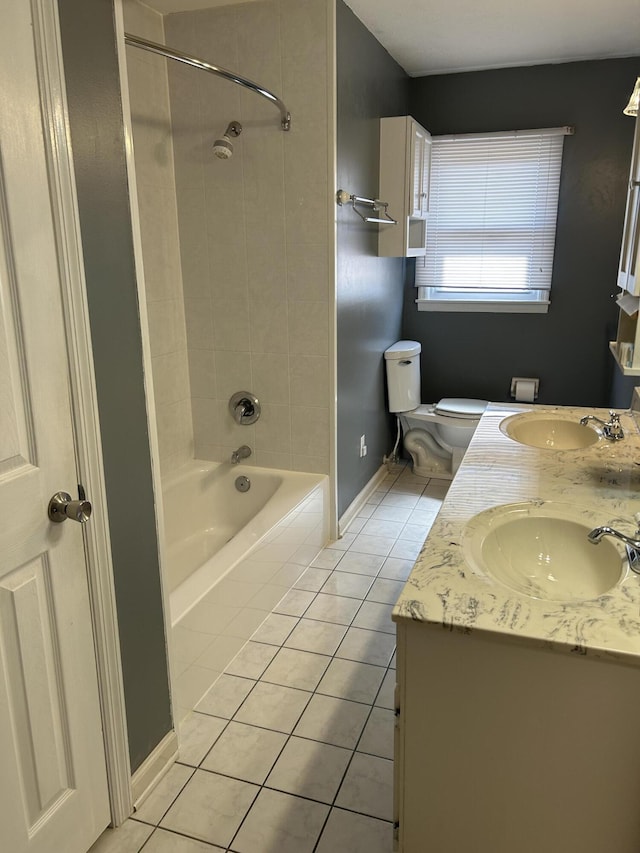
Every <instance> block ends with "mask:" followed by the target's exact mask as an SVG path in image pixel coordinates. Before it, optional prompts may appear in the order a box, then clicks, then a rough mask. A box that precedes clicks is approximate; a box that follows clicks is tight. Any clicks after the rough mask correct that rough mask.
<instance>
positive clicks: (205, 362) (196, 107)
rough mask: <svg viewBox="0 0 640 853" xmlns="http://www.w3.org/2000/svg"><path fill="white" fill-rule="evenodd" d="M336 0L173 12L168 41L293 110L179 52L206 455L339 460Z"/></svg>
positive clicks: (199, 408)
mask: <svg viewBox="0 0 640 853" xmlns="http://www.w3.org/2000/svg"><path fill="white" fill-rule="evenodd" d="M327 8H328V0H307V2H305V3H304V4H301V3H299V0H263V2H260V1H259V0H258V2H252V3H246V4H239V5H229V6H224V7H219V8H212V9H207V10H202V11H196V12H185V13H179V14H174V15H169V16H167V17H166V18H165V26H166V32H167V41H168V42H171V43H172V44H176V45H177V46H178V47H180V48H181V49H183V50H186V51H187V52H190V53H192V54H194V55H196V56H200V57H202V58H203V59H208V60H209V61H211V62H213V63H215V64H218V65H222V66H226V67H228V68H231V69H232V70H237V71H238V73H240V74H243V75H244V76H246V77H249V78H250V79H255V80H258V81H259V82H260V83H262V84H263V85H265V86H267V87H268V88H271V89H272V90H273V91H274V92H276V93H277V94H279V95H281V96H282V98H283V100H284V101H285V102H286V104H287V107H288V108H289V109H290V110H291V112H292V117H293V123H292V130H291V131H290V132H289V133H282V131H281V130H280V127H279V118H278V114H277V111H276V110H275V109H274V106H273V104H269V103H267V102H266V101H265V100H264V99H262V98H260V97H259V96H257V95H256V94H255V93H253V92H250V91H247V90H244V89H240V88H239V87H237V86H233V85H232V84H229V83H228V82H227V81H224V80H219V79H217V78H215V77H212V76H209V75H203V74H195V77H196V78H197V80H196V81H195V82H194V83H193V88H189V87H190V85H191V84H190V79H193V75H191V78H190V77H189V70H188V69H187V73H185V71H184V69H182V68H180V67H179V66H178V67H177V68H176V70H175V79H174V70H173V69H172V68H170V69H169V74H170V81H171V86H170V91H171V108H172V120H173V126H174V132H175V134H176V142H175V146H174V153H175V159H176V164H175V174H176V187H177V199H178V218H179V229H180V242H181V255H182V276H183V280H184V292H185V296H186V297H187V310H186V318H187V324H186V325H187V345H188V350H189V364H190V374H191V380H190V381H191V393H192V395H193V399H192V411H193V422H194V433H195V452H196V455H198V456H202V457H203V458H209V459H214V460H225V459H228V458H229V455H230V453H231V451H232V450H234V449H235V448H237V447H238V446H239V445H240V444H249V446H251V447H252V449H253V451H254V453H253V455H252V457H251V458H250V460H249V463H250V464H258V465H264V466H266V467H284V468H292V467H293V468H295V469H296V470H312V471H321V472H326V471H328V428H329V368H328V352H329V320H328V315H329V311H328V306H329V299H330V293H329V275H328V274H329V265H328V260H327V255H328V224H327V218H328V217H327V210H328V209H329V195H332V194H333V191H334V190H333V187H330V186H329V182H328V171H327V135H328V134H327V96H326V80H327V20H328V17H327ZM234 119H235V120H238V121H240V122H241V123H242V125H243V131H242V134H241V135H240V137H238V138H237V139H235V140H234V154H233V157H232V158H231V159H230V160H225V161H223V160H218V159H217V158H215V157H214V156H213V154H212V151H211V144H212V143H213V140H214V139H215V138H217V137H218V136H221V135H222V133H223V132H224V130H225V128H226V127H227V125H228V123H229V122H230V121H232V120H234ZM203 246H204V249H203ZM205 255H206V262H205ZM207 300H210V302H209V303H207ZM208 304H210V305H211V317H212V319H211V323H212V326H213V335H212V341H211V343H209V335H210V326H209V319H208V307H207V305H208ZM205 353H207V354H210V356H209V357H208V358H207V357H205V355H204V354H205ZM209 370H211V371H213V373H214V374H215V375H214V376H213V378H212V380H211V381H209V380H208V379H207V371H209ZM238 390H247V391H251V392H253V393H254V394H256V396H257V397H258V398H259V399H260V401H261V403H262V404H263V413H262V416H261V418H260V420H259V421H258V422H257V423H256V424H255V426H252V427H245V426H238V425H237V424H235V422H234V421H233V419H232V417H231V415H230V414H229V412H228V410H227V405H228V399H229V397H230V396H231V394H232V393H233V392H234V391H238ZM292 403H297V405H295V406H293V407H292V405H291V404H292ZM310 415H312V417H313V420H312V422H311V423H308V422H305V420H304V419H305V418H306V417H308V416H310Z"/></svg>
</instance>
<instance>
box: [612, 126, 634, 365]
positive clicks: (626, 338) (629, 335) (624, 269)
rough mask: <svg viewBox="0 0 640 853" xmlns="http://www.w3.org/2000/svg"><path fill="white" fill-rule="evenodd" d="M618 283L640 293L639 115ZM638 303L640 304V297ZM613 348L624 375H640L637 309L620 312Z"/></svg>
mask: <svg viewBox="0 0 640 853" xmlns="http://www.w3.org/2000/svg"><path fill="white" fill-rule="evenodd" d="M618 287H620V288H622V290H626V291H627V292H628V293H629V294H630V295H631V296H635V297H640V122H639V121H638V119H636V130H635V135H634V139H633V153H632V156H631V171H630V174H629V190H628V195H627V208H626V211H625V217H624V229H623V232H622V246H621V249H620V266H619V269H618ZM638 305H639V306H640V301H639V303H638ZM637 307H638V306H636V308H637ZM611 351H612V352H613V354H614V356H615V358H616V360H617V362H618V365H619V367H620V369H621V370H622V372H623V373H624V374H625V375H627V376H640V324H639V323H638V312H637V310H636V313H634V314H631V315H629V314H627V313H626V312H624V311H621V312H620V319H619V321H618V333H617V336H616V340H615V341H612V342H611Z"/></svg>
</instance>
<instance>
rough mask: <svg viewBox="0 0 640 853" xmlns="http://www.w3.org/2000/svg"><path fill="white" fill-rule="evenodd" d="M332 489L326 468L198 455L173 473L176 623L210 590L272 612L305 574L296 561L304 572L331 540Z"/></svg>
mask: <svg viewBox="0 0 640 853" xmlns="http://www.w3.org/2000/svg"><path fill="white" fill-rule="evenodd" d="M242 478H246V479H247V480H248V481H249V482H250V487H249V489H248V490H247V491H240V490H239V489H238V488H237V486H236V482H237V481H238V480H239V479H240V483H239V485H240V486H241V487H242V488H244V487H246V483H245V482H244V480H243V479H242ZM327 495H328V478H327V477H326V476H325V475H319V474H303V473H298V472H295V471H279V470H272V469H268V468H254V467H250V466H246V465H231V464H230V463H228V462H224V463H217V462H201V461H197V460H196V461H194V462H192V463H188V464H187V465H185V466H183V467H182V468H180V470H179V471H177V472H176V473H175V474H173V475H171V476H170V477H169V478H167V480H166V481H165V482H163V503H164V517H165V530H166V544H167V551H166V564H167V578H168V585H169V588H170V607H171V624H172V625H173V626H175V625H176V624H177V623H179V622H180V620H182V619H183V618H184V617H185V616H186V615H187V614H188V613H189V611H190V610H191V609H192V608H193V607H194V606H195V605H197V604H198V602H199V601H201V599H202V598H203V597H204V596H205V595H206V596H207V604H211V605H219V606H220V607H227V606H229V605H230V604H231V606H235V607H239V608H243V607H249V608H252V609H257V610H261V609H264V610H265V613H264V616H265V617H266V615H267V613H268V612H270V611H271V609H272V607H273V606H275V604H277V601H278V600H279V599H280V598H282V596H284V595H285V594H286V592H287V590H288V588H290V586H293V584H294V583H295V581H296V580H297V578H296V577H294V575H295V574H296V568H295V567H297V568H299V574H302V573H303V571H304V570H305V568H306V566H307V565H309V563H311V562H312V560H313V559H314V558H315V556H316V555H317V553H318V552H319V551H320V550H321V548H322V547H323V546H324V545H325V543H326V542H327V539H328V533H329V524H328V514H327V506H328V501H327ZM285 566H290V567H291V570H290V571H289V572H284V575H288V576H290V577H291V583H290V584H289V585H288V586H287V584H286V583H284V582H283V581H282V577H283V573H282V572H281V569H283V567H285ZM276 575H278V581H279V582H278V583H274V582H273V580H274V577H275V576H276ZM239 585H241V586H239ZM217 588H220V595H219V596H217V595H216V589H217ZM234 593H235V595H234ZM230 599H231V600H230ZM270 601H271V604H270V605H269V602H270ZM267 608H268V609H267Z"/></svg>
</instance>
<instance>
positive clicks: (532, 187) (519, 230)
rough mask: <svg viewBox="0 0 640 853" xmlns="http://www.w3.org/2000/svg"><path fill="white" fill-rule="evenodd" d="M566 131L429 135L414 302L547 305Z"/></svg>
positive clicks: (509, 307) (444, 307) (476, 307)
mask: <svg viewBox="0 0 640 853" xmlns="http://www.w3.org/2000/svg"><path fill="white" fill-rule="evenodd" d="M568 133H573V129H572V128H567V127H563V128H552V129H546V130H522V131H520V130H519V131H511V132H505V133H484V134H464V135H456V136H434V137H433V140H432V141H433V147H432V161H431V196H430V214H429V224H428V232H427V254H426V256H425V257H424V258H420V259H418V260H417V261H416V280H415V285H416V287H417V288H418V298H417V300H416V302H417V304H418V309H419V310H421V311H434V310H435V311H511V312H514V311H538V312H545V311H547V309H548V306H549V291H550V288H551V273H552V270H553V251H554V243H555V233H556V217H557V210H558V190H559V186H560V167H561V165H562V148H563V142H564V137H565V135H566V134H568Z"/></svg>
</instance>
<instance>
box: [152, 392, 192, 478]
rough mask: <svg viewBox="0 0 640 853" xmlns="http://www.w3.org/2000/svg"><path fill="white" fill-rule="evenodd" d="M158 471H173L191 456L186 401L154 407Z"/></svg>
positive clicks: (188, 410) (189, 421) (189, 418)
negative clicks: (158, 457)
mask: <svg viewBox="0 0 640 853" xmlns="http://www.w3.org/2000/svg"><path fill="white" fill-rule="evenodd" d="M156 419H157V424H158V445H159V449H160V470H161V472H162V473H163V474H166V473H168V472H170V471H173V470H175V469H176V468H178V467H179V466H180V465H182V464H183V463H184V462H186V461H187V460H188V459H190V458H192V456H193V428H192V424H191V406H190V403H189V401H188V400H182V401H179V402H177V403H166V404H163V405H160V406H156Z"/></svg>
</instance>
